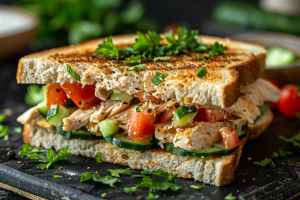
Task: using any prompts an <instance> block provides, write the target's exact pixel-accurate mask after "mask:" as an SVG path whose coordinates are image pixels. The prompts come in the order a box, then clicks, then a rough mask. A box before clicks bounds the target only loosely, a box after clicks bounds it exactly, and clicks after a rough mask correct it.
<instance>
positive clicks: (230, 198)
mask: <svg viewBox="0 0 300 200" xmlns="http://www.w3.org/2000/svg"><path fill="white" fill-rule="evenodd" d="M224 199H225V200H235V199H238V198H237V197H235V196H232V193H230V194H228V195H227V196H226V197H225V198H224Z"/></svg>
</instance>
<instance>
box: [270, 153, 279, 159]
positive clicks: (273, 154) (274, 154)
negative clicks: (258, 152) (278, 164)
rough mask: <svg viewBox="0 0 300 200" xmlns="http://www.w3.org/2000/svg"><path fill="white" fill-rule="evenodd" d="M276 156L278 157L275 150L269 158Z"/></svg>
mask: <svg viewBox="0 0 300 200" xmlns="http://www.w3.org/2000/svg"><path fill="white" fill-rule="evenodd" d="M277 157H279V154H278V153H277V152H273V153H272V155H271V158H277Z"/></svg>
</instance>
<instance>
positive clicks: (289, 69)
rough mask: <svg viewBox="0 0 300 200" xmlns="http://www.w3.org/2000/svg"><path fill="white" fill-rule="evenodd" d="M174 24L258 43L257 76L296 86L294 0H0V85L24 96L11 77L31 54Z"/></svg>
mask: <svg viewBox="0 0 300 200" xmlns="http://www.w3.org/2000/svg"><path fill="white" fill-rule="evenodd" d="M179 26H186V27H187V28H188V29H198V30H199V33H200V34H205V35H213V36H220V37H229V38H231V39H237V40H242V41H248V42H254V43H258V44H261V45H263V46H265V47H266V48H267V49H269V53H268V55H267V59H266V64H267V70H266V72H265V73H264V74H263V76H264V77H266V78H271V79H274V80H275V81H277V82H278V83H279V85H283V84H286V83H296V84H300V61H299V57H300V39H299V36H300V1H299V0H239V1H224V0H222V1H221V0H210V1H199V0H189V1H184V0H151V1H143V0H84V1H83V0H0V80H1V82H2V83H3V82H5V83H7V84H5V85H4V84H0V89H2V91H4V93H6V92H5V91H7V90H12V91H17V90H18V91H19V93H18V94H15V95H19V96H21V95H20V94H22V95H23V96H24V93H26V87H27V86H22V85H17V84H16V82H15V75H16V69H17V62H18V60H19V59H20V58H21V57H22V56H24V55H27V54H29V53H32V52H37V51H41V50H45V49H50V48H54V47H59V46H63V45H69V44H77V43H80V42H82V41H85V40H89V39H93V38H98V37H106V36H110V35H118V34H126V33H135V32H136V31H137V30H139V31H142V32H146V31H148V30H154V31H157V32H166V31H168V30H174V31H176V29H177V28H178V27H179ZM28 90H29V91H33V92H34V91H37V92H38V91H39V88H38V87H35V88H34V87H31V88H28ZM7 94H9V95H12V98H17V97H19V96H14V95H13V94H10V93H9V92H7ZM37 96H38V95H37ZM38 101H40V99H39V98H37V100H36V102H38ZM3 102H4V98H0V106H1V107H4V106H5V105H3ZM28 102H30V101H28ZM9 103H11V102H9ZM34 103H35V101H34ZM34 103H32V104H34ZM11 104H13V103H11ZM28 104H30V103H28Z"/></svg>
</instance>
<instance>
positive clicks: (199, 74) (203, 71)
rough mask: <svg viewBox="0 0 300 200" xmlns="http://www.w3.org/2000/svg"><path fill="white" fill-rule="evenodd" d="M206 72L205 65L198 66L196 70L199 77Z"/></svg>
mask: <svg viewBox="0 0 300 200" xmlns="http://www.w3.org/2000/svg"><path fill="white" fill-rule="evenodd" d="M206 73H207V71H206V68H205V67H200V68H199V71H198V72H197V74H196V75H197V76H198V77H199V78H202V77H203V76H205V74H206Z"/></svg>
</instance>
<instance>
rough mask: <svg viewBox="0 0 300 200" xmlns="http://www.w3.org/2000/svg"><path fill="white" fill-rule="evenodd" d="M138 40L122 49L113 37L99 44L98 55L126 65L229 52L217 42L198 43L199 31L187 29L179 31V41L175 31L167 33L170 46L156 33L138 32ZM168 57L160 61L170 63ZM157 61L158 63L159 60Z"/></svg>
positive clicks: (179, 29)
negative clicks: (211, 43) (186, 55)
mask: <svg viewBox="0 0 300 200" xmlns="http://www.w3.org/2000/svg"><path fill="white" fill-rule="evenodd" d="M137 35H138V38H136V39H135V43H133V44H132V45H131V46H130V47H128V48H126V49H122V48H120V47H116V46H114V44H113V41H112V36H110V37H109V38H108V39H107V40H104V41H103V42H102V44H99V46H98V48H97V53H96V55H98V56H99V57H101V58H103V57H104V58H106V59H117V60H118V59H119V58H122V59H125V63H126V65H131V64H140V63H141V61H142V58H143V59H144V61H152V56H169V55H178V54H180V53H184V54H189V52H190V51H192V52H203V53H208V54H209V56H211V57H212V56H216V55H219V54H221V53H223V52H224V51H225V50H227V47H226V46H223V45H222V44H220V43H218V42H215V43H214V44H213V45H211V46H210V45H206V44H204V43H203V42H202V41H201V40H200V41H198V30H191V31H188V30H187V28H186V27H179V28H178V29H177V36H178V37H177V39H176V38H175V34H174V32H173V31H169V32H167V33H165V39H166V40H167V41H168V42H169V44H161V41H162V40H163V38H162V37H161V36H160V35H159V34H158V33H156V32H154V31H148V32H147V33H145V34H144V33H142V32H140V31H138V32H137ZM167 58H168V57H164V59H163V60H162V59H159V60H162V61H169V59H167ZM154 59H156V61H158V59H157V58H154Z"/></svg>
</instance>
